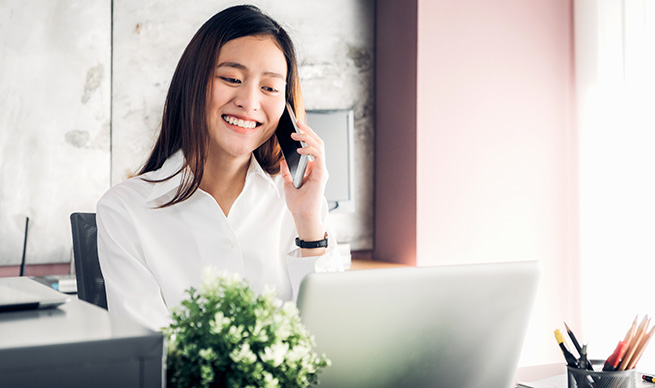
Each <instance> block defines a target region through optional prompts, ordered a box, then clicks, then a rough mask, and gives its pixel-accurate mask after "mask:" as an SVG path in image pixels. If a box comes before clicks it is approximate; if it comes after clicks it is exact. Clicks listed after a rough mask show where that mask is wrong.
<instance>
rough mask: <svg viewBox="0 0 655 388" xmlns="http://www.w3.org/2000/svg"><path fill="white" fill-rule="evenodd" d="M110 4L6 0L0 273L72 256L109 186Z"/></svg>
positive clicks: (0, 33) (1, 5) (1, 9)
mask: <svg viewBox="0 0 655 388" xmlns="http://www.w3.org/2000/svg"><path fill="white" fill-rule="evenodd" d="M110 42H111V2H110V1H109V0H92V1H87V0H79V1H73V0H65V1H64V0H58V1H52V0H31V1H29V2H25V1H21V0H2V1H0V266H2V265H17V264H19V263H20V259H21V254H22V250H23V234H24V231H25V216H29V217H30V224H29V239H28V245H27V262H28V263H46V262H65V261H68V260H70V257H71V233H70V222H69V219H68V217H69V215H70V213H71V212H74V211H95V202H96V201H97V199H98V198H99V197H100V195H102V193H103V192H104V191H106V190H107V189H108V188H109V168H110V167H109V150H110V144H109V126H110V76H111V58H110V52H111V50H110V48H111V45H110Z"/></svg>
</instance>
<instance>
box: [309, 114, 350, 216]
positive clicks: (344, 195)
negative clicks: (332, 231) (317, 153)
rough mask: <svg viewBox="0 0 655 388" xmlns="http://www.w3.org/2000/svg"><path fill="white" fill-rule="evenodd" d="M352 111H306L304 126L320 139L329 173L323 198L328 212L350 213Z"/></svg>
mask: <svg viewBox="0 0 655 388" xmlns="http://www.w3.org/2000/svg"><path fill="white" fill-rule="evenodd" d="M353 122H354V120H353V111H352V109H348V110H308V111H307V124H308V125H309V126H310V127H311V128H312V129H313V130H314V131H315V132H316V133H317V134H318V135H319V136H320V137H321V139H323V142H324V144H325V159H326V164H327V169H328V172H329V174H330V178H329V179H328V182H327V186H326V188H325V197H326V198H327V200H328V205H329V207H330V210H339V211H353V210H354V200H353V173H352V168H353V130H354V124H353Z"/></svg>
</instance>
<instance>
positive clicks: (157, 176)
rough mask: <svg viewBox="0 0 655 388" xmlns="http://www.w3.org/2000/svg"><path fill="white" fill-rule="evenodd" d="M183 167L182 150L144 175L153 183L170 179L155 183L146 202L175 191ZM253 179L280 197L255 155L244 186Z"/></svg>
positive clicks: (252, 157) (179, 181)
mask: <svg viewBox="0 0 655 388" xmlns="http://www.w3.org/2000/svg"><path fill="white" fill-rule="evenodd" d="M183 166H184V154H183V153H182V150H178V151H177V152H175V153H174V154H173V155H171V156H169V157H168V159H166V161H165V162H164V164H163V165H162V166H161V168H159V169H158V170H155V171H151V172H148V173H146V174H144V175H143V178H145V179H147V180H155V181H159V180H162V179H166V178H169V177H170V178H169V179H166V180H162V181H161V182H155V183H154V187H153V189H152V191H151V192H150V195H149V196H148V198H147V199H146V201H148V202H151V201H154V200H156V199H159V198H161V197H163V196H164V195H167V194H169V193H170V192H171V191H174V190H177V188H178V187H179V186H180V184H181V183H182V175H183V172H181V171H180V170H181V169H182V167H183ZM185 168H186V170H187V173H189V174H191V172H190V171H188V169H189V167H188V166H187V167H185ZM173 174H175V176H173ZM254 177H260V178H261V179H264V181H265V182H268V183H269V184H270V185H271V187H272V188H273V190H275V194H277V196H278V198H279V197H280V189H279V187H278V186H277V185H276V184H275V182H274V181H273V178H272V177H271V176H270V175H269V174H268V173H267V172H266V171H264V169H263V168H262V167H261V166H260V165H259V162H258V161H257V159H256V158H255V155H254V154H252V155H251V156H250V166H248V171H247V172H246V185H247V184H248V182H249V181H250V180H252V179H254ZM244 187H245V186H244Z"/></svg>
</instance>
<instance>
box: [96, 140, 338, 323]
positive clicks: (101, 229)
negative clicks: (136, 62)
mask: <svg viewBox="0 0 655 388" xmlns="http://www.w3.org/2000/svg"><path fill="white" fill-rule="evenodd" d="M183 158H184V156H183V154H182V152H181V151H178V152H177V153H176V154H174V155H172V156H171V157H170V158H168V160H166V162H165V163H164V165H163V166H162V167H161V168H160V169H159V170H157V171H152V172H149V173H146V174H144V175H143V176H142V177H143V178H147V179H150V180H158V179H162V178H166V177H169V176H171V175H172V174H174V173H175V172H176V171H178V170H179V169H180V168H181V166H182V163H183ZM181 179H182V178H181V174H177V175H176V176H175V177H173V178H171V179H169V180H167V181H163V182H156V183H152V182H147V181H146V180H144V179H142V178H141V177H135V178H132V179H129V180H127V181H125V182H123V183H120V184H118V185H116V186H114V187H112V188H111V189H110V190H109V191H108V192H107V193H106V194H105V195H104V196H103V197H102V198H101V199H100V201H98V205H97V215H96V220H97V224H98V256H99V260H100V267H101V269H102V273H103V276H104V278H105V288H106V291H107V306H108V309H109V313H110V314H112V315H117V316H121V317H127V318H130V319H133V320H136V321H137V322H139V323H141V324H143V325H145V326H146V327H149V328H152V329H153V330H160V329H161V328H162V327H164V326H168V324H169V323H170V309H171V308H172V307H173V306H176V305H179V304H180V302H181V301H182V300H183V299H185V298H186V297H187V294H186V293H185V290H186V289H188V288H190V287H195V288H196V289H198V288H199V287H200V285H201V283H202V272H203V270H204V269H205V268H207V267H215V268H218V269H219V270H226V271H228V272H232V273H237V274H239V275H241V276H242V277H244V278H245V279H247V280H248V281H249V282H250V286H251V288H252V289H253V291H255V292H256V293H260V292H261V291H263V290H264V287H265V286H266V285H268V286H273V287H275V288H276V289H277V290H278V295H279V296H280V297H281V298H282V299H285V300H293V299H295V298H296V296H297V295H296V294H297V291H298V287H299V285H300V281H301V280H302V278H303V277H304V276H305V275H306V274H308V273H310V272H314V271H317V272H324V271H339V270H343V266H342V264H341V259H340V257H339V254H338V250H337V249H336V240H335V239H334V237H333V233H330V231H329V230H328V239H329V241H328V249H327V252H326V254H325V255H323V256H320V257H301V255H300V249H299V248H297V247H296V246H295V238H296V236H297V232H296V227H295V224H294V221H293V218H292V216H291V212H290V211H289V210H288V208H287V206H286V203H285V199H284V182H283V180H282V177H281V176H280V175H279V174H278V175H275V176H271V175H269V174H268V173H266V172H265V171H264V170H263V169H262V168H261V166H260V165H259V163H258V162H257V161H256V159H255V158H254V156H253V157H251V160H250V167H249V169H248V172H247V175H246V182H245V185H244V187H243V191H242V192H241V194H240V195H239V197H238V198H237V199H236V201H235V202H234V204H233V205H232V208H231V209H230V212H229V214H228V216H227V217H226V216H225V214H224V213H223V211H222V209H221V208H220V207H219V205H218V203H217V202H216V200H214V198H213V197H212V196H211V195H209V194H208V193H207V192H205V191H202V190H200V189H198V190H197V191H196V192H195V193H194V194H193V195H192V196H191V197H190V198H189V199H187V200H186V201H183V202H181V203H178V204H175V205H173V206H169V207H166V208H161V209H158V208H157V206H160V205H162V204H164V203H166V202H168V201H169V200H170V199H171V198H173V196H174V195H175V192H176V190H177V188H178V186H179V185H180V183H181ZM323 216H324V219H325V221H326V222H325V225H326V228H327V202H325V204H324V206H323ZM328 229H329V228H328Z"/></svg>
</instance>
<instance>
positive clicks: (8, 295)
mask: <svg viewBox="0 0 655 388" xmlns="http://www.w3.org/2000/svg"><path fill="white" fill-rule="evenodd" d="M69 300H70V297H69V296H67V295H64V294H62V293H60V292H57V291H55V290H53V289H52V288H50V287H48V286H45V285H43V284H40V283H37V282H35V281H34V280H32V279H30V278H26V277H15V278H0V312H3V311H17V310H35V309H47V308H53V307H57V306H59V305H61V304H64V303H66V302H68V301H69Z"/></svg>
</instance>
